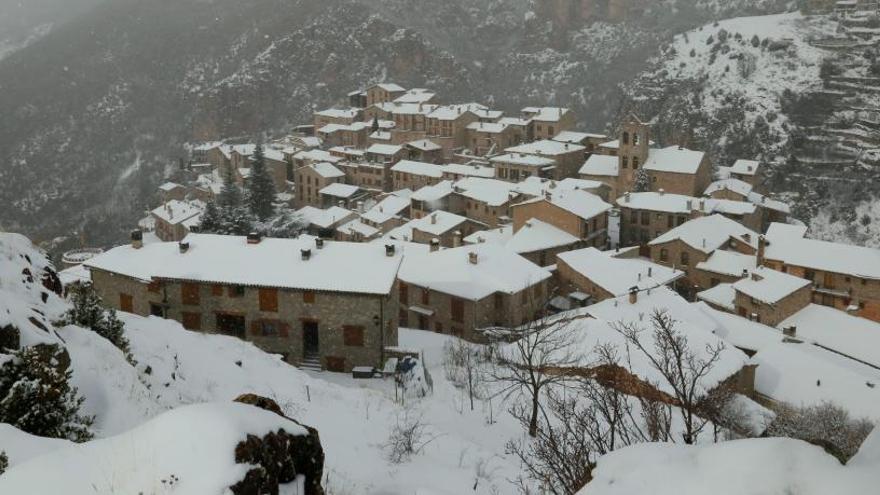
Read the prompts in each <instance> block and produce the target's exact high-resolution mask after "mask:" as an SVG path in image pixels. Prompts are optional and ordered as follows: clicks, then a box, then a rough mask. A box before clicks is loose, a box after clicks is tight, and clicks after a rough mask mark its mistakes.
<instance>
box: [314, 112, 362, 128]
mask: <svg viewBox="0 0 880 495" xmlns="http://www.w3.org/2000/svg"><path fill="white" fill-rule="evenodd" d="M362 117H363V110H361V109H360V108H328V109H326V110H320V111H317V112H315V113H313V114H312V125H314V126H315V131H316V132H317V131H318V130H319V129H322V128H324V127H325V126H327V125H330V124H337V125H342V126H347V125H351V124H353V123H354V122H358V121H360V120H362Z"/></svg>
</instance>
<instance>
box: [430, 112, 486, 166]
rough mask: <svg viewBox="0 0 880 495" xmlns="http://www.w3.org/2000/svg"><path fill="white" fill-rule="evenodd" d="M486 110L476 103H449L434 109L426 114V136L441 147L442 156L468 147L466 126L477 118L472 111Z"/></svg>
mask: <svg viewBox="0 0 880 495" xmlns="http://www.w3.org/2000/svg"><path fill="white" fill-rule="evenodd" d="M479 110H486V107H484V106H482V105H477V104H464V105H449V106H441V107H437V108H436V109H434V110H433V111H432V112H431V113H429V114H428V115H427V116H426V119H425V125H426V131H427V134H426V135H427V137H428V139H430V140H431V141H433V142H434V143H437V144H439V145H440V146H441V147H442V148H443V155H444V157H447V158H448V157H450V156H452V154H453V152H454V151H455V150H457V149H461V148H466V147H468V126H469V125H471V124H472V123H474V122H476V121H478V120H479V117H478V116H477V114H476V113H474V111H479Z"/></svg>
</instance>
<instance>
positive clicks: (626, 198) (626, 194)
mask: <svg viewBox="0 0 880 495" xmlns="http://www.w3.org/2000/svg"><path fill="white" fill-rule="evenodd" d="M629 197H630V194H629V191H627V192H625V193H624V194H623V202H624V203H629Z"/></svg>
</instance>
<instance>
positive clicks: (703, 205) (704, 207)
mask: <svg viewBox="0 0 880 495" xmlns="http://www.w3.org/2000/svg"><path fill="white" fill-rule="evenodd" d="M705 209H706V200H704V199H701V200H700V211H703V210H705Z"/></svg>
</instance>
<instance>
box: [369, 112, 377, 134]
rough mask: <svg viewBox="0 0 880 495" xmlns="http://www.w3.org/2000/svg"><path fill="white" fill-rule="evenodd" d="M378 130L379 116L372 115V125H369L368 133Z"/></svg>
mask: <svg viewBox="0 0 880 495" xmlns="http://www.w3.org/2000/svg"><path fill="white" fill-rule="evenodd" d="M378 130H379V116H378V115H374V116H373V125H371V126H370V134H372V133H374V132H376V131H378Z"/></svg>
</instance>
